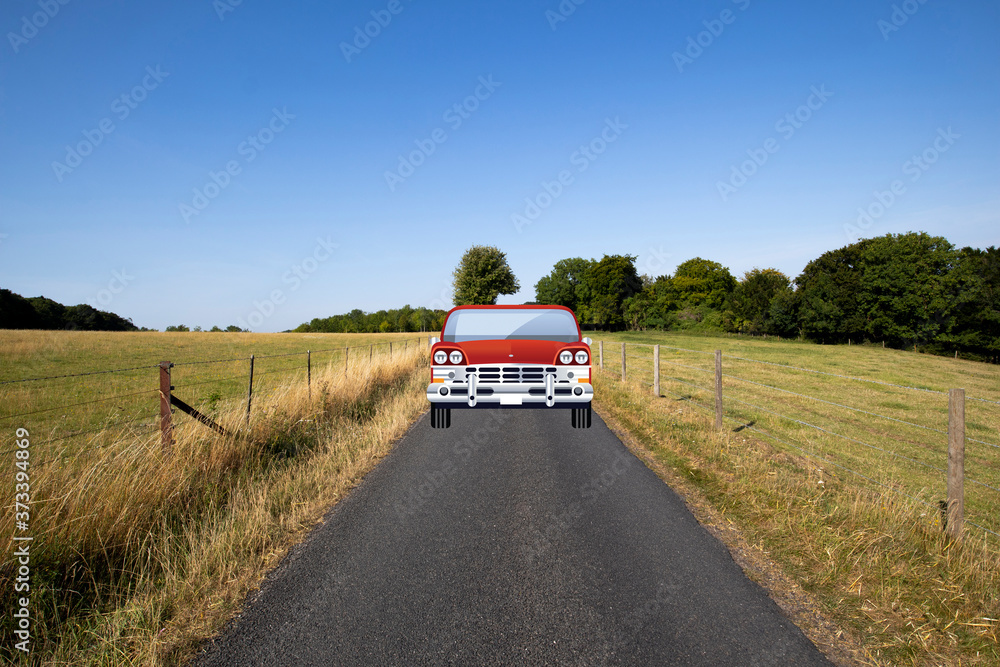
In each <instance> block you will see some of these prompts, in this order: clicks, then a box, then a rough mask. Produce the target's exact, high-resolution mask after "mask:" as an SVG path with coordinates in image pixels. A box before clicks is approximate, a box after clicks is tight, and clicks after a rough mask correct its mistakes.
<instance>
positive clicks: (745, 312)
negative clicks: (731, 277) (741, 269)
mask: <svg viewBox="0 0 1000 667" xmlns="http://www.w3.org/2000/svg"><path fill="white" fill-rule="evenodd" d="M790 285H791V281H790V280H789V279H788V276H786V275H785V274H784V273H782V272H781V271H778V270H777V269H757V268H755V269H752V270H750V271H747V272H746V273H745V274H744V275H743V280H741V281H740V282H739V284H738V285H737V286H736V289H735V290H734V291H733V297H732V312H733V315H734V321H733V324H734V328H735V329H736V330H737V331H740V332H743V333H750V334H762V333H769V334H773V333H775V332H774V330H773V327H772V323H771V303H772V302H773V301H774V300H775V298H776V297H777V296H778V295H779V294H781V293H782V292H786V291H790V290H791V288H790Z"/></svg>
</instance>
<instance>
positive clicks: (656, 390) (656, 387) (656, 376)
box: [653, 345, 660, 398]
mask: <svg viewBox="0 0 1000 667" xmlns="http://www.w3.org/2000/svg"><path fill="white" fill-rule="evenodd" d="M653 394H654V395H655V396H656V397H657V398H659V397H660V346H659V345H654V346H653Z"/></svg>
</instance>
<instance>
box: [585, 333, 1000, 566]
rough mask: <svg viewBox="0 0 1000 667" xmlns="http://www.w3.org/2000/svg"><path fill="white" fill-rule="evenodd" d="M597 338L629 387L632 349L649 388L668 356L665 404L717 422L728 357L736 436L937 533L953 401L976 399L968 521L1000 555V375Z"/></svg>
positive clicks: (840, 351)
mask: <svg viewBox="0 0 1000 667" xmlns="http://www.w3.org/2000/svg"><path fill="white" fill-rule="evenodd" d="M594 338H595V341H598V340H604V341H607V342H606V343H605V345H604V364H605V371H606V372H608V373H613V374H618V375H619V376H620V369H621V348H620V345H618V344H617V341H624V342H626V356H627V362H626V374H627V375H628V376H629V377H632V378H634V379H636V380H637V381H640V382H646V383H648V384H652V380H653V372H652V366H653V364H652V356H653V350H652V347H650V346H651V345H652V344H654V343H655V344H660V345H661V351H660V373H661V385H660V390H661V393H662V394H663V395H664V396H665V397H668V398H673V399H679V398H682V397H684V398H687V399H689V400H691V401H692V402H696V403H698V404H700V405H702V406H705V407H707V408H711V409H713V410H714V400H715V399H714V390H713V389H712V387H713V384H714V368H715V361H714V356H713V351H714V350H716V349H721V350H722V352H723V374H724V378H723V396H724V407H725V412H726V415H727V420H729V421H727V423H729V424H730V426H729V428H736V427H739V426H741V425H743V426H746V425H749V426H748V427H747V428H748V430H758V431H762V432H764V433H766V434H769V435H771V436H774V438H777V439H780V440H782V441H784V443H781V442H778V441H777V440H775V439H772V440H771V442H773V443H774V444H775V446H777V447H778V448H779V449H782V448H783V449H785V450H787V451H790V452H796V453H799V454H808V455H810V456H813V457H814V460H815V461H816V462H817V464H818V466H819V467H820V468H823V469H824V470H825V471H826V472H828V473H830V474H837V475H842V476H844V477H845V478H850V480H851V483H853V484H858V485H862V486H865V485H868V486H872V485H874V486H878V485H883V486H884V487H885V488H888V489H891V490H893V491H894V492H898V493H900V494H905V496H909V497H912V498H917V499H919V500H920V501H922V502H924V503H926V504H927V512H926V514H927V517H926V518H927V521H929V522H931V523H934V522H939V521H940V516H939V513H938V512H937V511H936V507H937V504H938V502H939V501H940V500H943V499H945V498H946V496H947V493H946V473H945V470H946V469H947V465H948V463H947V458H948V436H947V430H948V395H947V391H948V390H949V389H951V388H962V389H965V391H966V405H965V415H966V419H965V426H966V439H967V441H966V451H965V471H966V484H965V506H966V517H967V519H968V521H970V522H972V523H974V524H978V526H980V527H981V528H977V527H976V526H973V525H967V528H968V529H969V531H970V532H972V533H975V532H977V531H979V533H980V534H982V535H985V536H988V537H989V538H990V539H991V540H992V541H993V542H994V543H995V544H996V545H997V547H998V548H1000V404H998V403H997V402H998V401H1000V367H996V366H991V365H988V364H982V363H977V362H971V361H962V360H955V359H949V358H944V357H935V356H931V355H924V354H915V353H912V352H903V351H898V350H884V349H882V348H881V347H876V346H822V345H812V344H805V343H798V342H789V341H776V340H771V341H764V340H757V339H749V340H748V339H739V338H706V337H699V336H684V335H677V334H656V333H635V332H627V333H622V334H613V335H604V334H599V335H598V336H596V337H594ZM611 341H616V342H615V343H612V342H611ZM594 347H595V348H598V344H597V343H596V342H595V345H594ZM677 348H681V349H677ZM595 352H596V350H595ZM595 356H596V355H595ZM749 360H754V361H749ZM759 362H767V363H759ZM790 367H794V368H790ZM797 369H809V370H797ZM809 371H818V372H809ZM848 378H858V379H848ZM862 379H863V380H868V381H861V380H862ZM870 381H874V382H870ZM878 383H883V384H878ZM893 385H895V386H893ZM904 387H910V388H904ZM977 399H980V400H977ZM793 420H794V421H793ZM796 448H798V449H796ZM837 466H840V467H837ZM866 478H868V479H866ZM983 529H985V531H984V530H983ZM986 531H991V532H986Z"/></svg>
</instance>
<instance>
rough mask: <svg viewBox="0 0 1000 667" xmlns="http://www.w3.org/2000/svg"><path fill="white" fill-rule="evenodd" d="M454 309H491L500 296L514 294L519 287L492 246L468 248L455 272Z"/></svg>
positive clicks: (497, 251)
mask: <svg viewBox="0 0 1000 667" xmlns="http://www.w3.org/2000/svg"><path fill="white" fill-rule="evenodd" d="M453 276H454V283H453V284H454V289H455V291H454V297H453V300H454V302H455V305H456V306H467V305H493V304H495V303H496V302H497V297H498V296H499V295H501V294H514V293H515V292H517V291H518V290H519V289H521V285H520V283H518V281H517V278H516V277H515V276H514V272H513V271H511V268H510V265H508V264H507V255H506V254H505V253H503V252H501V251H500V250H499V249H498V248H494V247H493V246H481V245H477V246H472V247H471V248H469V249H468V250H466V251H465V254H464V255H462V260H461V261H460V262H459V264H458V266H457V267H456V268H455V272H454V274H453Z"/></svg>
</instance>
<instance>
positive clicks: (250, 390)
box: [247, 354, 253, 426]
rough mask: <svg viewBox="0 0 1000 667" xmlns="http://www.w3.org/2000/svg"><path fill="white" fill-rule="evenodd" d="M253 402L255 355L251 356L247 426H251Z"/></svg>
mask: <svg viewBox="0 0 1000 667" xmlns="http://www.w3.org/2000/svg"><path fill="white" fill-rule="evenodd" d="M252 401H253V355H252V354H251V355H250V384H249V385H248V386H247V426H250V403H251V402H252Z"/></svg>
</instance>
